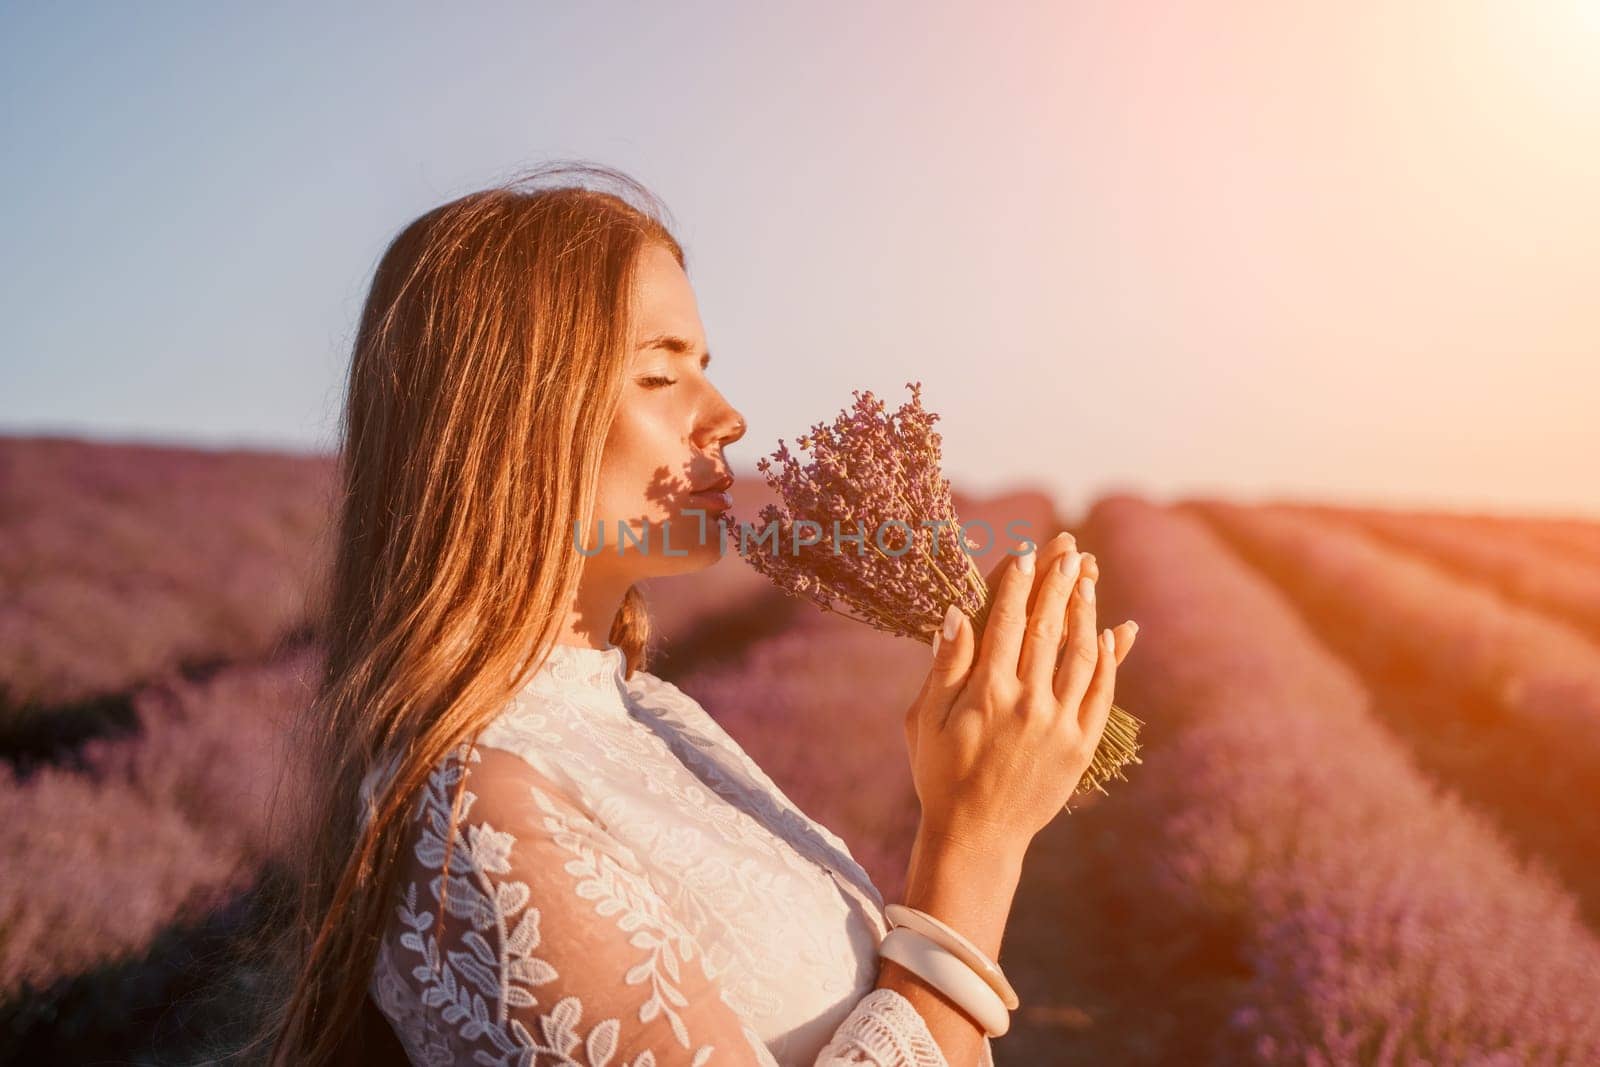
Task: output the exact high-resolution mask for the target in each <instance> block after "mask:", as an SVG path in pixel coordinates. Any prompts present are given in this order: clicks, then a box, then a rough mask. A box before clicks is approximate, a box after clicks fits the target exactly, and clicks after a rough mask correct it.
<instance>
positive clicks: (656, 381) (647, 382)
mask: <svg viewBox="0 0 1600 1067" xmlns="http://www.w3.org/2000/svg"><path fill="white" fill-rule="evenodd" d="M677 381H678V379H676V378H663V377H662V376H661V375H659V374H649V375H646V376H645V377H643V378H640V379H639V384H640V385H642V386H644V387H645V388H646V389H660V388H661V387H662V386H664V385H675V384H677Z"/></svg>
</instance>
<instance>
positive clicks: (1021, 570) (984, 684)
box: [905, 533, 1138, 848]
mask: <svg viewBox="0 0 1600 1067" xmlns="http://www.w3.org/2000/svg"><path fill="white" fill-rule="evenodd" d="M1030 562H1032V563H1033V564H1034V565H1033V566H1031V567H1030V566H1029V563H1030ZM1080 576H1081V577H1083V578H1085V579H1087V587H1086V588H1087V593H1088V595H1085V591H1086V589H1085V586H1084V585H1082V584H1079V583H1078V582H1077V579H1078V578H1079V577H1080ZM1098 577H1099V568H1098V566H1097V564H1096V563H1095V561H1094V557H1093V556H1092V555H1087V554H1083V555H1080V554H1079V553H1078V552H1077V545H1076V542H1075V541H1074V540H1073V538H1072V536H1071V535H1070V534H1067V533H1061V534H1058V535H1057V536H1056V537H1055V538H1054V539H1053V540H1051V541H1050V542H1049V543H1048V544H1046V545H1045V546H1043V547H1042V548H1038V549H1035V550H1034V551H1032V552H1030V553H1029V554H1028V555H1027V556H1012V555H1007V556H1005V557H1004V558H1002V559H1001V560H1000V562H999V563H998V564H997V565H996V566H995V568H994V570H993V571H991V572H990V575H989V583H990V588H991V590H992V592H991V597H992V607H991V609H990V614H989V623H988V626H987V627H986V629H985V630H984V633H983V639H982V641H981V643H976V644H977V646H978V647H976V648H975V647H974V645H975V642H974V638H973V632H972V622H971V620H970V619H968V618H967V617H966V616H965V615H964V614H962V613H961V612H959V611H957V612H956V613H955V614H956V620H955V621H956V622H957V624H958V626H957V629H956V631H955V636H954V637H952V638H950V639H948V640H945V639H942V638H938V637H936V638H935V642H934V645H935V648H934V662H933V666H932V668H931V669H930V670H929V672H928V677H927V680H926V681H925V682H924V683H923V686H922V690H921V692H919V693H918V694H917V696H916V698H915V699H914V700H913V701H912V703H911V706H910V707H909V708H908V709H907V710H906V717H905V729H906V742H907V747H908V749H909V751H910V754H911V766H912V780H913V782H914V784H915V786H916V790H917V797H918V799H919V801H920V802H921V805H922V818H923V823H924V825H925V827H927V828H928V829H931V830H933V831H934V832H936V833H939V834H941V835H943V836H951V837H957V838H966V839H967V840H969V841H973V842H974V843H980V842H981V843H983V844H985V845H999V846H1007V847H1010V846H1015V847H1019V848H1025V847H1026V845H1027V843H1028V842H1029V841H1031V840H1032V839H1033V837H1034V835H1035V834H1037V833H1038V832H1039V830H1041V829H1043V828H1044V826H1045V825H1046V824H1048V823H1049V822H1050V821H1051V819H1053V818H1054V817H1055V816H1056V815H1057V814H1058V813H1059V812H1060V811H1061V809H1062V807H1063V806H1064V805H1065V804H1066V803H1067V801H1068V799H1069V798H1070V797H1071V796H1072V794H1073V792H1074V791H1075V790H1076V789H1077V786H1078V783H1079V781H1080V780H1081V779H1082V778H1083V774H1084V772H1085V771H1087V770H1088V768H1089V764H1090V763H1091V762H1092V760H1093V758H1094V752H1095V748H1096V747H1097V746H1098V745H1099V743H1100V734H1101V732H1102V730H1103V729H1104V727H1105V723H1106V719H1107V718H1108V717H1109V715H1110V713H1111V702H1112V694H1113V689H1114V687H1115V681H1116V668H1117V666H1118V665H1119V664H1120V663H1121V661H1122V659H1123V658H1124V657H1125V656H1126V655H1127V653H1128V650H1129V649H1130V648H1131V647H1132V646H1133V640H1134V635H1135V632H1136V630H1137V628H1138V627H1137V624H1135V623H1133V622H1131V621H1130V622H1124V623H1123V624H1121V625H1120V626H1118V627H1117V628H1116V630H1115V631H1106V633H1108V634H1111V635H1112V637H1113V638H1114V644H1109V645H1108V643H1107V642H1106V641H1105V640H1104V637H1105V634H1102V633H1097V632H1096V626H1097V622H1096V609H1095V604H1094V600H1093V595H1092V594H1093V584H1094V581H1095V579H1097V578H1098ZM975 654H976V659H974V655H975Z"/></svg>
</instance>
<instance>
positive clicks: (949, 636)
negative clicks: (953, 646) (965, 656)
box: [940, 604, 961, 641]
mask: <svg viewBox="0 0 1600 1067" xmlns="http://www.w3.org/2000/svg"><path fill="white" fill-rule="evenodd" d="M960 627H961V612H960V611H959V610H958V609H957V608H956V606H955V605H954V604H951V605H950V606H949V607H947V608H945V609H944V626H943V627H942V628H941V629H940V632H941V633H943V634H944V639H945V640H946V641H954V640H955V639H956V630H958V629H960Z"/></svg>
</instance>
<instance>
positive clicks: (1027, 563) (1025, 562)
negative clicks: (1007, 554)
mask: <svg viewBox="0 0 1600 1067" xmlns="http://www.w3.org/2000/svg"><path fill="white" fill-rule="evenodd" d="M1033 553H1034V549H1031V548H1030V549H1029V550H1028V551H1026V552H1024V553H1023V554H1022V555H1020V556H1018V557H1017V570H1019V571H1021V572H1022V573H1023V574H1032V573H1033Z"/></svg>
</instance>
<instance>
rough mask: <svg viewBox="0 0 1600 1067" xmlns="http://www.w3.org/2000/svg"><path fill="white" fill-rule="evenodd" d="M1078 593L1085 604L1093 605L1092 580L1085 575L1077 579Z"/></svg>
mask: <svg viewBox="0 0 1600 1067" xmlns="http://www.w3.org/2000/svg"><path fill="white" fill-rule="evenodd" d="M1078 592H1079V594H1081V595H1082V597H1083V599H1084V602H1085V603H1088V604H1093V603H1094V579H1093V578H1091V577H1089V576H1088V575H1087V574H1085V575H1084V576H1083V577H1082V578H1079V579H1078Z"/></svg>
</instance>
